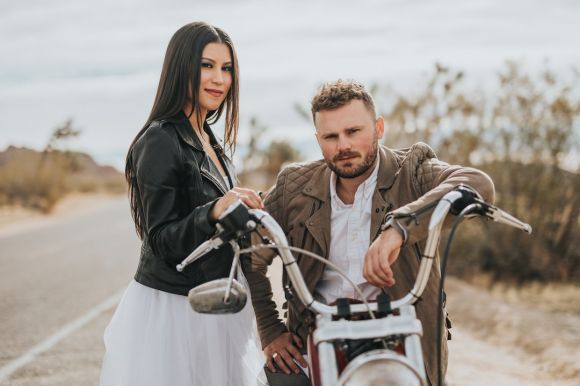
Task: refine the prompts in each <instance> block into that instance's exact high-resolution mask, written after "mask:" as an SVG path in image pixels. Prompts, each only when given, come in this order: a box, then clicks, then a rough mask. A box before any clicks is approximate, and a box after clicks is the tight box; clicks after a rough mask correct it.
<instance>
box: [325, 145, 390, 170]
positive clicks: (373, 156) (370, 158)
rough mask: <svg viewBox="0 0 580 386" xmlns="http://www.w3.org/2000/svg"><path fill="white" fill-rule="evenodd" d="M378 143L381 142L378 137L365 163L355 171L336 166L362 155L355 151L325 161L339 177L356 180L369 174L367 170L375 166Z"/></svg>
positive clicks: (339, 154)
mask: <svg viewBox="0 0 580 386" xmlns="http://www.w3.org/2000/svg"><path fill="white" fill-rule="evenodd" d="M378 142H379V141H378V136H375V138H374V139H373V145H372V147H371V150H370V151H369V152H368V153H367V155H366V157H365V159H364V160H363V162H362V163H361V164H360V165H359V166H357V167H356V168H354V169H351V168H348V170H345V168H341V167H339V166H337V165H336V162H337V161H339V160H340V159H342V158H348V157H356V156H359V155H360V153H358V152H353V151H344V152H341V153H338V154H337V155H335V156H334V157H333V158H332V160H328V159H325V161H326V164H327V165H328V167H329V168H330V170H332V171H333V172H335V173H336V175H337V176H339V177H340V178H356V177H359V176H362V175H363V174H365V173H366V172H367V170H369V168H370V167H371V166H373V165H374V163H375V160H376V159H377V154H378V147H379V145H378Z"/></svg>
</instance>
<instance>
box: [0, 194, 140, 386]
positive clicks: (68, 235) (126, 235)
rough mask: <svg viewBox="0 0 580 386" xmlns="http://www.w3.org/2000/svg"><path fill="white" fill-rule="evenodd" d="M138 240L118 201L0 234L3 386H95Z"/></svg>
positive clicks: (124, 206) (0, 377)
mask: <svg viewBox="0 0 580 386" xmlns="http://www.w3.org/2000/svg"><path fill="white" fill-rule="evenodd" d="M138 252H139V242H138V239H137V237H136V235H135V232H134V230H133V227H132V222H131V218H130V214H129V209H128V203H127V201H126V200H125V199H117V200H113V201H110V202H108V203H106V204H105V205H101V206H99V207H98V208H97V209H94V210H85V211H83V212H82V213H77V214H75V215H73V216H65V217H64V218H57V219H54V220H51V221H46V222H44V223H41V224H40V225H38V226H34V227H28V228H26V227H25V228H23V229H19V230H18V231H17V232H6V231H2V232H0V273H1V278H2V279H1V281H0V385H26V386H31V385H96V384H98V377H99V370H100V363H101V360H102V356H103V352H104V347H103V343H102V333H103V330H104V328H105V326H106V325H107V323H108V321H109V320H110V318H111V316H112V313H113V311H114V306H115V304H116V300H117V297H116V296H118V295H119V294H120V293H121V292H122V290H123V288H124V287H126V285H127V284H128V283H129V281H130V280H131V278H132V274H133V272H134V270H135V267H136V263H137V260H138Z"/></svg>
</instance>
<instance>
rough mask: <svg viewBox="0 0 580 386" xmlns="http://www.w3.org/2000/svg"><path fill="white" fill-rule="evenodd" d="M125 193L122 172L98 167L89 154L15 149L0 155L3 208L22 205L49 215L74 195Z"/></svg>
mask: <svg viewBox="0 0 580 386" xmlns="http://www.w3.org/2000/svg"><path fill="white" fill-rule="evenodd" d="M125 190H126V185H125V180H124V176H123V174H122V173H121V172H119V171H118V170H117V169H115V168H113V167H112V166H106V165H99V164H98V163H96V162H95V160H93V158H92V157H91V156H90V155H88V154H86V153H82V152H76V151H63V150H51V151H47V152H42V151H37V150H33V149H28V148H24V147H15V146H9V147H8V148H7V149H6V150H3V151H0V206H3V205H21V206H25V207H31V208H36V209H39V210H42V211H44V212H48V211H50V210H51V209H52V207H53V206H54V204H55V203H56V202H57V201H58V200H60V199H61V198H62V197H64V196H65V195H66V194H68V193H71V192H81V193H89V192H106V193H123V192H125Z"/></svg>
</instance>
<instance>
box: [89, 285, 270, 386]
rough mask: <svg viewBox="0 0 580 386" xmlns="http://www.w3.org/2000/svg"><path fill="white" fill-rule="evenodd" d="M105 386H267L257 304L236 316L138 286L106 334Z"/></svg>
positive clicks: (125, 299)
mask: <svg viewBox="0 0 580 386" xmlns="http://www.w3.org/2000/svg"><path fill="white" fill-rule="evenodd" d="M104 338H105V349H106V353H105V358H104V361H103V368H102V371H101V383H100V384H101V386H133V385H135V386H137V385H138V386H256V385H267V383H266V382H265V376H264V373H263V365H264V359H263V354H262V350H261V349H260V344H259V340H258V336H257V330H256V322H255V317H254V311H253V309H252V305H251V301H250V300H249V299H248V303H247V304H246V306H245V308H244V309H243V310H242V311H241V312H239V313H237V314H232V315H205V314H199V313H196V312H194V311H193V310H192V309H191V307H190V305H189V302H188V300H187V297H185V296H180V295H174V294H170V293H167V292H163V291H159V290H156V289H153V288H149V287H146V286H144V285H141V284H139V283H137V282H136V281H132V282H131V284H129V287H128V288H127V290H126V291H125V294H124V295H123V298H122V299H121V302H120V303H119V306H118V307H117V310H116V311H115V314H114V316H113V319H112V320H111V322H110V324H109V326H108V327H107V329H106V330H105V337H104Z"/></svg>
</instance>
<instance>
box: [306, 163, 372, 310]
mask: <svg viewBox="0 0 580 386" xmlns="http://www.w3.org/2000/svg"><path fill="white" fill-rule="evenodd" d="M378 171H379V157H377V164H376V165H375V168H374V170H373V172H372V174H371V175H370V176H369V177H368V178H367V179H366V180H365V181H364V182H363V183H362V184H360V185H359V187H358V189H357V191H356V193H355V196H354V202H353V203H352V204H350V205H347V204H345V203H343V202H342V200H341V199H340V198H339V197H338V195H337V194H336V180H337V176H336V174H335V173H332V175H331V177H330V201H331V208H332V211H331V215H330V222H331V224H330V248H329V260H330V261H331V262H332V263H334V264H336V265H337V266H338V267H339V268H340V269H341V270H342V271H343V272H344V273H346V274H347V276H348V277H349V279H351V280H352V281H353V282H354V283H355V284H356V285H357V286H358V287H359V289H360V290H361V291H362V293H363V294H364V295H365V297H367V298H368V299H369V300H372V299H374V298H376V296H377V295H378V294H379V292H380V289H379V288H376V287H374V286H372V285H371V284H369V283H368V282H367V281H366V280H365V279H364V277H363V275H362V273H363V265H364V257H365V254H366V252H367V251H368V249H369V246H370V243H371V212H372V201H373V193H374V192H375V188H376V186H377V175H378ZM314 294H315V298H316V299H317V300H319V301H321V302H324V303H326V304H330V303H333V302H334V301H335V300H336V299H337V298H352V299H359V300H360V296H358V295H357V293H356V292H355V290H354V289H353V287H352V285H351V284H350V283H349V282H348V281H346V280H345V279H344V278H343V277H342V276H340V275H339V274H338V273H336V271H335V270H333V269H332V268H330V267H328V266H327V267H326V268H325V269H324V272H323V274H322V278H321V280H320V281H319V282H318V284H317V285H316V288H315V290H314Z"/></svg>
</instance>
